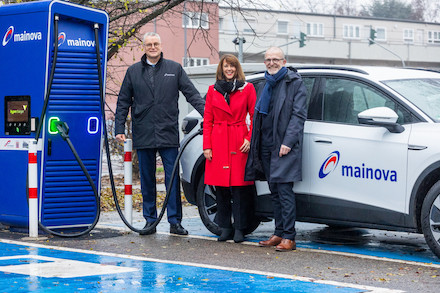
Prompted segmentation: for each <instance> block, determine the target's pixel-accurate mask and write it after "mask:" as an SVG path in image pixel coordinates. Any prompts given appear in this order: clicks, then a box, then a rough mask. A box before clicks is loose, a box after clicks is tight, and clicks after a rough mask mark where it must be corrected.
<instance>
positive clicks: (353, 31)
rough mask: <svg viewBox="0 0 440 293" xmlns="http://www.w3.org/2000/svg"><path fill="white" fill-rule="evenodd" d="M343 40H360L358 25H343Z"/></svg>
mask: <svg viewBox="0 0 440 293" xmlns="http://www.w3.org/2000/svg"><path fill="white" fill-rule="evenodd" d="M343 30H344V32H343V35H344V38H345V39H360V38H361V27H360V26H359V25H353V24H344V29H343Z"/></svg>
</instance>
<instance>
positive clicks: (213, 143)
mask: <svg viewBox="0 0 440 293" xmlns="http://www.w3.org/2000/svg"><path fill="white" fill-rule="evenodd" d="M255 100H256V93H255V88H254V86H253V85H252V84H251V83H247V82H246V81H245V76H244V73H243V70H242V68H241V65H240V62H239V61H238V59H237V57H235V56H234V55H230V54H227V55H224V56H223V57H222V58H221V59H220V62H219V65H218V67H217V73H216V82H215V84H214V85H212V86H210V87H209V89H208V93H207V95H206V105H205V114H204V122H203V154H204V156H205V158H206V167H205V184H208V185H214V186H215V187H216V191H217V192H216V195H217V217H216V222H217V224H218V225H219V226H220V228H221V229H222V233H221V235H220V237H219V239H218V240H219V241H226V240H229V239H234V241H235V242H237V243H238V242H242V241H243V240H244V234H243V230H244V229H246V228H247V226H248V223H247V221H248V219H249V218H250V216H251V215H249V213H251V212H253V211H252V206H253V197H252V185H253V184H254V182H253V181H244V169H245V166H246V159H247V155H248V152H249V148H250V140H251V134H252V120H253V119H252V118H253V116H254V108H255ZM248 114H249V116H250V117H249V119H250V120H246V117H247V115H248ZM246 121H250V122H249V125H248V124H247V123H246ZM231 199H232V204H231ZM231 215H232V216H233V218H234V228H235V229H233V228H232V221H231ZM234 230H235V232H234Z"/></svg>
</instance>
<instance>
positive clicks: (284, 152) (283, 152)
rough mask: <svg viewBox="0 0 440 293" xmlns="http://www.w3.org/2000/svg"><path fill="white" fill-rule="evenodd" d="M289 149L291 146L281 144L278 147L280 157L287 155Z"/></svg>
mask: <svg viewBox="0 0 440 293" xmlns="http://www.w3.org/2000/svg"><path fill="white" fill-rule="evenodd" d="M290 150H291V148H289V147H288V146H286V145H284V144H282V145H281V147H280V158H281V157H282V156H285V155H287V154H288V153H289V152H290Z"/></svg>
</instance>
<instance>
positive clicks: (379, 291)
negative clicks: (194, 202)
mask: <svg viewBox="0 0 440 293" xmlns="http://www.w3.org/2000/svg"><path fill="white" fill-rule="evenodd" d="M161 234H168V233H161ZM200 237H203V236H197V237H192V238H200ZM206 238H209V237H206ZM200 239H205V238H200ZM208 240H210V239H208ZM0 242H2V243H7V244H15V245H22V246H30V247H35V248H44V249H53V250H59V251H68V252H77V253H84V254H91V255H100V256H109V257H119V258H125V259H132V260H138V261H149V262H157V263H166V264H175V265H184V266H191V267H200V268H207V269H215V270H223V271H231V272H240V273H248V274H255V275H263V276H269V277H274V278H284V279H290V280H297V281H303V282H313V283H318V284H324V285H332V286H341V287H349V288H354V289H360V290H366V291H368V292H371V293H401V292H405V291H402V290H394V289H387V288H380V287H372V286H363V285H357V284H351V283H344V282H336V281H328V280H317V279H313V278H308V277H299V276H294V275H287V274H278V273H272V272H264V271H257V270H247V269H238V268H233V267H224V266H216V265H208V264H198V263H191V262H181V261H172V260H163V259H156V258H148V257H141V256H132V255H125V254H117V253H109V252H102V251H89V250H83V249H78V248H67V247H57V246H50V245H43V244H36V243H27V242H20V241H14V240H5V239H0ZM249 243H251V242H249ZM249 243H247V244H249ZM252 245H255V244H254V243H252ZM318 252H322V251H318Z"/></svg>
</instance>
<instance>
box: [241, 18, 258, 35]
mask: <svg viewBox="0 0 440 293" xmlns="http://www.w3.org/2000/svg"><path fill="white" fill-rule="evenodd" d="M256 27H257V20H256V19H255V18H249V19H243V34H248V35H255V31H256Z"/></svg>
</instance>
